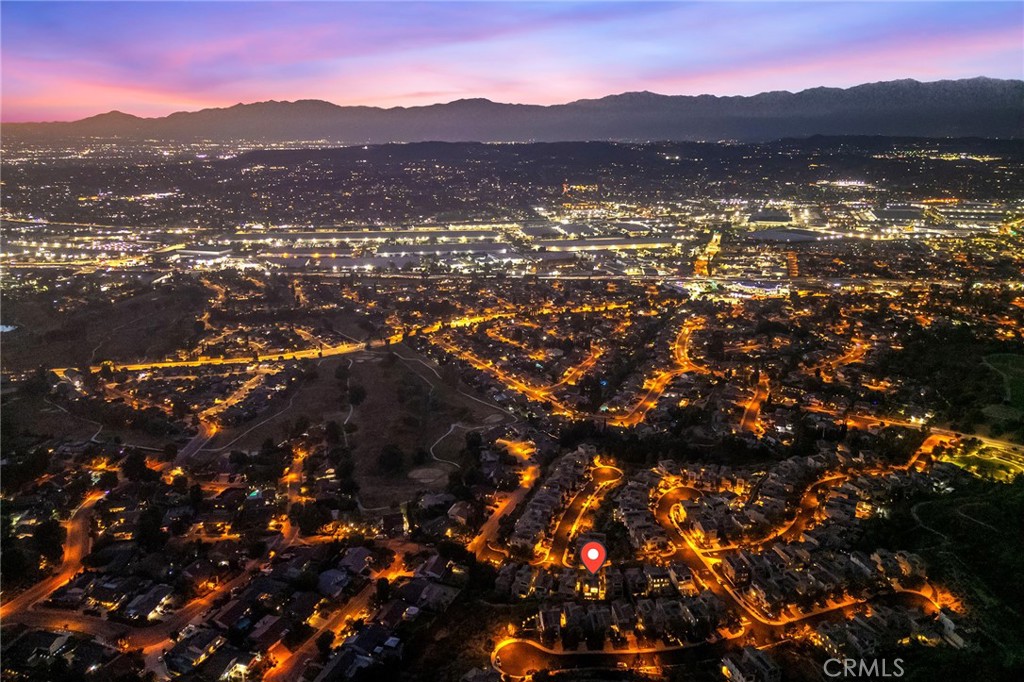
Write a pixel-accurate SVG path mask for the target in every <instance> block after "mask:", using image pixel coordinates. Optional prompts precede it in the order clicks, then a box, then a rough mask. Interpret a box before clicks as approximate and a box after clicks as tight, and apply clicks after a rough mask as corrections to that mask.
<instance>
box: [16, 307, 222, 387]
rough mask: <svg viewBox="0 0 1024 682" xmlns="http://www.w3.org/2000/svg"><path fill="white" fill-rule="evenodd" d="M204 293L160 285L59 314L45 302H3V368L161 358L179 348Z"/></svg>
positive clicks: (75, 364)
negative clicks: (6, 328)
mask: <svg viewBox="0 0 1024 682" xmlns="http://www.w3.org/2000/svg"><path fill="white" fill-rule="evenodd" d="M203 304H204V301H203V300H202V298H201V297H196V296H182V295H180V294H179V293H178V292H176V291H175V290H171V289H161V290H159V291H153V292H149V293H145V294H141V295H139V296H134V297H132V298H128V299H125V300H122V301H118V302H116V303H112V304H103V305H92V306H87V307H86V308H84V309H82V310H79V311H76V312H73V313H70V314H68V315H60V314H58V313H56V312H54V311H52V310H51V309H50V308H49V305H48V303H47V302H46V301H43V300H33V301H31V302H26V301H16V302H11V303H9V304H8V303H5V304H4V305H5V306H8V305H9V306H10V307H11V309H10V310H5V311H4V320H5V322H8V321H9V323H11V324H15V325H17V327H18V329H17V330H15V331H14V332H10V333H7V334H4V352H3V367H4V369H33V368H35V367H38V366H39V365H44V366H46V367H75V366H79V365H83V364H86V363H89V362H92V363H94V364H95V363H99V362H100V361H102V360H115V361H127V360H137V359H145V358H152V359H160V358H163V357H166V356H167V355H168V354H170V353H171V352H173V351H174V350H176V349H178V348H181V346H182V343H183V341H184V340H185V339H186V338H188V337H189V336H190V335H191V334H192V333H193V327H192V325H193V322H194V321H195V319H196V317H198V315H199V314H201V309H202V307H203Z"/></svg>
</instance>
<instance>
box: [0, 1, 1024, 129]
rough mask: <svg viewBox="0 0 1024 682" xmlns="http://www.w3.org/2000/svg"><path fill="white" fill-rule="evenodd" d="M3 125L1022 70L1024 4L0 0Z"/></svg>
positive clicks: (744, 88) (747, 90)
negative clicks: (285, 104) (273, 106)
mask: <svg viewBox="0 0 1024 682" xmlns="http://www.w3.org/2000/svg"><path fill="white" fill-rule="evenodd" d="M0 7H2V9H0V12H2V34H0V36H2V46H0V53H2V60H3V61H2V77H3V84H2V107H0V109H2V111H0V116H2V120H3V121H6V122H14V121H44V120H74V119H78V118H83V117H86V116H90V115H94V114H98V113H102V112H106V111H110V110H115V109H116V110H121V111H125V112H127V113H131V114H135V115H140V116H164V115H167V114H170V113H173V112H175V111H182V110H188V111H191V110H196V109H202V108H207V107H223V106H231V105H233V104H236V103H239V102H254V101H264V100H271V99H273V100H296V99H322V100H327V101H330V102H334V103H337V104H342V105H353V104H361V105H371V106H383V107H393V106H416V105H424V104H433V103H439V102H448V101H452V100H456V99H462V98H476V97H483V98H488V99H491V100H494V101H499V102H511V103H524V104H558V103H565V102H570V101H573V100H577V99H585V98H598V97H603V96H606V95H610V94H617V93H621V92H627V91H640V90H650V91H654V92H659V93H662V94H672V95H674V94H688V95H696V94H714V95H752V94H756V93H759V92H765V91H772V90H789V91H798V90H803V89H806V88H811V87H817V86H830V87H850V86H853V85H858V84H861V83H866V82H874V81H883V80H895V79H901V78H914V79H917V80H922V81H934V80H941V79H947V78H949V79H955V78H969V77H974V76H987V77H993V78H1022V77H1024V43H1022V41H1021V35H1022V30H1024V5H1022V4H1021V3H1017V2H982V3H958V2H904V3H880V2H879V3H876V2H864V3H838V2H813V3H812V2H797V3H768V2H757V3H740V2H725V3H671V2H653V3H611V2H598V3H561V2H545V3H512V2H480V3H442V2H437V3H418V2H408V3H407V2H385V3H360V2H351V3H349V2H342V3H316V2H312V3H308V2H286V3H264V2H223V3H198V2H197V3H187V4H186V3H158V2H154V3H148V2H147V3H122V4H119V3H105V2H80V3H60V2H52V3H51V2H43V3H24V2H4V3H3V4H2V6H0Z"/></svg>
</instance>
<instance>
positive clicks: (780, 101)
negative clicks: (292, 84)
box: [4, 78, 1024, 144]
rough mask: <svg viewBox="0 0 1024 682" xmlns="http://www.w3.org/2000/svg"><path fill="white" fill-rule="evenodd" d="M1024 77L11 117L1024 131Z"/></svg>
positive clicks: (71, 133)
mask: <svg viewBox="0 0 1024 682" xmlns="http://www.w3.org/2000/svg"><path fill="white" fill-rule="evenodd" d="M1022 114H1024V81H1019V80H998V79H994V78H970V79H965V80H955V81H951V80H945V81H934V82H928V83H922V82H919V81H916V80H912V79H902V80H897V81H883V82H879V83H865V84H863V85H858V86H855V87H852V88H846V89H842V88H832V87H817V88H810V89H807V90H802V91H800V92H796V93H792V92H788V91H785V90H778V91H772V92H764V93H761V94H758V95H754V96H750V97H747V96H738V95H735V96H721V97H720V96H714V95H696V96H692V95H662V94H658V93H654V92H649V91H646V90H645V91H637V92H625V93H622V94H618V95H609V96H607V97H602V98H600V99H584V100H577V101H575V102H570V103H568V104H558V105H551V106H539V105H530V104H505V103H500V102H494V101H491V100H489V99H485V98H480V97H476V98H464V99H457V100H455V101H452V102H448V103H446V104H433V105H428V106H413V107H393V108H379V107H367V106H339V105H336V104H332V103H331V102H326V101H323V100H316V99H306V100H298V101H295V102H285V101H278V100H267V101H264V102H253V103H248V104H244V103H239V104H235V105H233V106H230V107H225V108H211V109H203V110H201V111H196V112H184V111H183V112H177V113H174V114H171V115H170V116H166V117H163V118H139V117H137V116H132V115H130V114H125V113H122V112H109V113H107V114H101V115H99V116H93V117H90V118H87V119H83V120H81V121H75V122H71V123H34V124H6V125H5V126H4V130H5V133H6V134H8V135H15V136H37V137H46V136H62V137H72V138H73V137H76V136H91V137H95V136H109V137H126V138H131V137H145V138H150V139H167V140H191V139H200V138H201V139H218V140H231V139H246V140H266V141H298V140H312V139H317V140H330V141H333V142H336V143H339V144H366V143H378V142H398V141H401V142H418V141H424V140H436V141H448V142H464V141H483V142H491V141H505V142H520V141H574V140H624V141H631V140H719V139H737V140H769V139H776V138H781V137H808V136H810V135H816V134H822V135H890V136H915V137H966V136H976V137H1004V138H1006V137H1024V132H1022Z"/></svg>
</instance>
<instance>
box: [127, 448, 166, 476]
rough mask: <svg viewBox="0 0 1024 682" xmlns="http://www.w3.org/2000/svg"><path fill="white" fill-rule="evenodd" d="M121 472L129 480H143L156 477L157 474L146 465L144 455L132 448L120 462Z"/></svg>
mask: <svg viewBox="0 0 1024 682" xmlns="http://www.w3.org/2000/svg"><path fill="white" fill-rule="evenodd" d="M121 473H122V474H124V477H125V478H127V479H128V480H129V481H145V480H153V479H154V478H158V477H159V474H157V473H156V472H155V471H153V470H152V469H150V468H149V467H148V466H146V456H145V455H143V454H142V452H140V451H139V450H132V451H131V452H129V453H128V456H127V457H125V458H124V462H123V463H122V464H121Z"/></svg>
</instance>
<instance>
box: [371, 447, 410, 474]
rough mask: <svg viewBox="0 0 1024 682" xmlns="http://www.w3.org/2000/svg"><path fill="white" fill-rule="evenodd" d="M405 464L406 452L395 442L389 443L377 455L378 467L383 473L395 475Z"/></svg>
mask: <svg viewBox="0 0 1024 682" xmlns="http://www.w3.org/2000/svg"><path fill="white" fill-rule="evenodd" d="M404 464H405V453H403V452H402V449H401V448H400V447H398V446H397V445H395V444H394V443H388V444H387V445H385V446H384V447H382V448H381V449H380V454H378V455H377V469H378V471H380V472H381V473H383V474H388V475H390V476H393V475H395V474H397V473H399V472H401V470H402V466H403V465H404Z"/></svg>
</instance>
